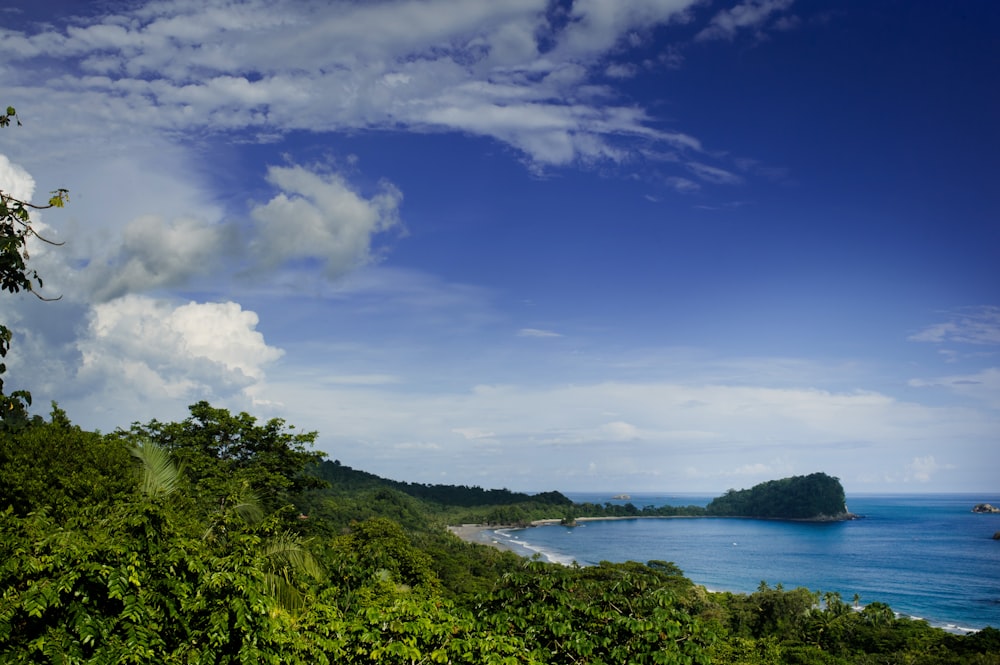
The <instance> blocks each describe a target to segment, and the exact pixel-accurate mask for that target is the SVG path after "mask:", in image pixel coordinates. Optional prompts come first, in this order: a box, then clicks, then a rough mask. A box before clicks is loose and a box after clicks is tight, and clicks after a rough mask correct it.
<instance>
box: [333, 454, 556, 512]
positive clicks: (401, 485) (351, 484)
mask: <svg viewBox="0 0 1000 665" xmlns="http://www.w3.org/2000/svg"><path fill="white" fill-rule="evenodd" d="M314 473H315V474H316V475H317V476H319V477H320V478H322V479H323V480H325V481H327V482H328V483H330V485H331V486H332V487H335V488H339V489H354V490H360V489H372V488H386V487H388V488H392V489H394V490H396V491H398V492H403V493H404V494H409V495H410V496H412V497H415V498H417V499H422V500H424V501H431V502H433V503H439V504H442V505H445V506H462V507H466V508H471V507H475V506H509V505H513V504H519V503H526V502H530V503H534V504H544V505H551V506H562V507H568V506H571V505H573V502H572V501H571V500H570V499H568V498H567V497H565V496H563V495H562V494H561V493H559V492H541V493H539V494H525V493H523V492H512V491H510V490H508V489H499V490H498V489H490V490H485V489H483V488H482V487H479V486H472V487H469V486H468V485H430V484H425V483H407V482H401V481H398V480H389V479H387V478H382V477H381V476H376V475H375V474H373V473H368V472H367V471H360V470H358V469H352V468H351V467H349V466H346V465H344V464H341V463H340V461H339V460H334V461H332V462H331V461H329V460H326V461H324V462H322V463H320V464H319V465H317V467H316V468H315V469H314Z"/></svg>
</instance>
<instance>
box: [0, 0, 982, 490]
mask: <svg viewBox="0 0 1000 665" xmlns="http://www.w3.org/2000/svg"><path fill="white" fill-rule="evenodd" d="M998 23H1000V8H995V7H993V6H992V5H991V4H990V3H979V4H972V5H968V6H966V7H965V9H963V10H962V11H961V12H960V11H957V10H956V9H954V8H950V7H931V6H921V7H908V8H906V9H905V10H903V9H899V8H897V9H895V10H894V9H892V8H888V7H850V8H844V7H842V6H841V5H840V3H837V2H833V1H832V0H831V1H829V2H822V1H821V2H818V3H809V4H806V3H795V2H794V1H793V0H739V1H733V0H730V1H727V2H718V1H717V2H704V1H702V0H632V1H630V2H619V1H617V0H575V1H572V0H502V1H498V2H491V3H484V2H479V1H477V0H422V1H417V0H386V1H383V2H349V1H340V2H308V1H307V2H299V1H296V2H291V1H284V2H264V1H263V0H244V1H239V2H233V1H230V0H226V1H222V0H213V1H209V2H199V3H190V2H186V1H183V0H149V1H145V2H129V3H118V4H107V5H104V4H99V3H92V4H91V5H75V4H70V5H66V4H65V3H59V2H57V1H56V0H49V1H43V2H27V1H25V2H20V1H18V0H15V1H14V2H13V3H9V6H7V7H6V8H5V9H4V10H0V53H2V60H0V61H2V63H3V64H2V65H0V83H2V85H0V90H3V93H4V98H3V99H0V103H3V104H5V105H12V106H14V107H16V108H17V109H18V111H19V114H20V115H21V117H22V122H23V126H22V127H19V128H7V129H5V130H3V131H2V133H0V153H2V154H0V189H2V190H3V191H5V192H10V193H12V194H15V195H18V196H22V197H30V196H32V195H36V194H38V193H39V192H45V191H48V190H49V189H54V188H56V187H66V188H68V189H69V190H70V192H71V197H72V198H71V203H70V205H69V207H68V208H67V209H65V210H63V211H58V212H52V211H47V212H46V213H45V214H44V215H40V216H39V223H40V228H41V229H42V230H43V231H44V232H45V233H47V234H49V235H51V236H53V237H55V238H57V239H58V240H61V241H65V242H66V244H65V245H64V246H62V247H59V248H55V247H32V248H31V249H32V258H31V260H32V262H33V263H34V264H35V266H36V267H37V268H38V270H39V272H40V273H41V274H42V275H43V277H44V278H45V282H46V290H47V291H49V292H51V293H54V294H55V293H57V294H60V295H62V296H63V299H62V300H61V301H60V302H58V303H41V302H37V301H35V300H34V299H31V298H14V297H8V298H5V299H4V301H5V304H4V307H3V314H2V317H3V320H4V322H5V323H6V324H7V325H8V326H10V327H11V328H13V329H14V330H15V334H16V338H15V342H14V345H13V347H12V352H11V354H10V356H9V358H8V366H9V374H8V380H9V382H10V385H11V386H17V387H25V388H29V389H30V390H32V392H33V393H34V396H35V399H36V405H37V404H46V403H47V402H48V401H49V400H55V401H58V402H59V403H60V406H62V407H63V408H65V409H66V410H67V411H68V413H69V415H70V417H71V418H73V419H74V420H75V421H77V422H79V423H80V424H82V425H84V426H88V427H95V428H100V429H101V430H103V431H109V430H112V429H114V428H115V427H117V426H127V425H128V424H129V423H130V422H131V421H134V420H146V419H149V418H153V417H155V418H158V419H160V420H166V419H173V418H183V417H184V416H185V414H186V406H187V405H188V404H191V403H193V402H195V401H198V400H202V399H206V400H209V401H211V402H213V404H216V405H218V406H225V407H228V408H231V409H235V410H247V411H249V412H251V413H253V414H255V415H257V416H258V417H261V418H269V417H274V416H276V417H281V418H285V419H286V420H287V421H289V422H292V423H294V424H296V425H297V426H300V427H303V428H308V429H316V430H319V431H320V438H319V445H320V447H321V448H322V449H323V450H325V451H326V452H328V454H329V455H330V457H331V458H336V459H340V460H341V461H343V462H344V463H346V464H349V465H351V466H355V467H358V468H362V469H365V470H368V471H372V472H375V473H379V474H382V475H385V476H388V477H392V478H397V479H403V480H412V481H421V482H446V483H459V484H479V485H483V486H490V487H503V486H506V487H511V488H513V489H525V490H546V489H560V490H567V491H568V490H587V489H597V490H608V491H642V490H652V491H717V490H721V489H725V488H726V487H743V486H749V485H751V484H753V483H756V482H759V481H761V480H766V479H768V478H775V477H780V476H786V475H791V474H802V473H810V472H813V471H818V470H822V471H826V472H828V473H831V474H833V475H837V476H839V477H840V478H841V479H842V480H843V481H844V484H845V486H846V487H847V489H848V491H849V492H850V491H854V492H864V491H962V490H974V491H988V490H994V489H995V488H996V481H995V478H993V477H992V475H991V474H992V472H993V470H995V468H997V462H1000V453H997V452H996V451H997V447H996V443H997V442H998V437H1000V412H998V410H1000V365H998V355H997V354H998V351H1000V304H998V300H1000V289H998V287H1000V274H998V273H1000V268H998V267H997V266H1000V256H998V255H997V250H996V248H997V247H1000V237H998V236H1000V222H998V218H997V214H998V213H1000V194H998V193H996V192H995V191H994V190H995V188H994V187H991V186H990V180H989V178H988V177H986V176H985V175H984V174H987V173H990V172H991V169H992V164H993V155H994V154H996V151H997V150H998V149H1000V132H998V130H997V129H996V126H995V118H996V117H997V113H998V112H1000V108H998V107H1000V103H998V101H997V99H996V98H995V96H990V94H989V92H988V89H989V81H990V76H991V74H990V66H991V63H992V62H994V61H995V57H996V55H997V54H996V53H995V48H996V47H995V44H994V41H993V39H992V34H993V33H992V32H991V31H992V30H993V29H994V28H996V27H998ZM41 410H42V411H44V409H41Z"/></svg>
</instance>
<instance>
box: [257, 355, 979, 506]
mask: <svg viewBox="0 0 1000 665" xmlns="http://www.w3.org/2000/svg"><path fill="white" fill-rule="evenodd" d="M304 379H307V377H304V376H302V375H299V374H296V375H289V376H283V377H269V381H268V385H269V390H275V391H280V392H281V394H283V395H284V396H285V397H284V399H283V401H284V402H285V403H286V404H288V405H289V406H290V408H291V409H292V411H293V412H294V413H295V415H294V418H295V420H296V421H297V422H299V423H303V422H304V423H307V424H308V426H309V427H310V428H316V429H319V430H320V432H321V433H322V434H321V445H323V446H326V447H327V448H328V449H331V450H340V449H342V447H343V446H345V445H347V444H348V443H351V442H355V441H364V442H366V444H365V447H364V448H360V449H356V450H355V452H353V453H352V455H354V458H353V460H351V461H349V462H348V463H350V464H352V465H355V464H356V465H358V466H361V468H365V469H366V470H370V471H373V472H376V473H381V474H383V475H387V476H389V477H398V478H403V477H405V478H407V479H410V480H427V481H431V480H433V479H432V478H431V477H430V476H426V477H424V476H422V475H421V474H423V471H422V470H423V469H438V468H448V469H449V477H451V478H453V479H458V478H463V479H466V478H475V477H477V474H478V473H479V472H480V471H481V470H482V469H483V468H485V467H486V466H488V468H489V470H490V476H491V478H493V479H495V480H493V481H492V482H495V483H499V484H504V483H510V484H512V485H516V486H517V487H522V488H528V489H547V488H553V487H556V488H559V489H567V490H568V489H574V488H580V487H583V488H586V487H595V486H600V487H606V488H613V487H616V486H619V480H625V479H628V480H629V482H630V483H631V484H630V485H629V487H631V488H634V489H637V485H639V484H642V483H645V482H646V481H643V480H642V478H644V477H648V478H650V479H654V478H655V479H656V480H655V482H654V481H652V480H650V481H649V483H648V484H646V485H645V487H646V488H648V489H655V488H663V487H669V488H671V489H677V490H678V491H680V490H681V489H686V490H707V489H712V490H717V489H724V488H725V486H727V485H728V484H729V483H730V480H728V478H742V479H745V481H746V482H750V483H751V484H752V481H759V480H766V479H768V474H775V473H778V474H780V475H790V474H803V473H812V472H814V471H825V472H827V473H831V474H832V475H836V476H838V477H841V478H842V479H843V480H844V481H845V483H848V484H851V483H853V484H854V487H855V488H856V487H858V483H863V482H864V480H863V479H864V477H865V474H867V473H870V472H874V471H873V470H875V471H877V472H878V473H879V475H880V476H890V475H892V474H895V473H898V470H899V469H900V464H901V462H900V460H901V458H902V456H904V455H905V456H906V457H905V459H909V458H912V457H913V456H914V454H915V453H914V451H919V453H918V456H920V457H923V456H926V455H928V454H933V453H932V452H930V451H927V452H924V451H925V450H926V449H927V446H928V442H934V443H935V445H936V442H937V441H940V440H944V439H947V440H948V441H950V442H951V446H950V448H949V458H950V459H946V460H942V459H941V457H940V453H939V452H937V451H934V452H935V453H936V454H937V455H938V456H937V459H938V461H939V463H940V464H942V465H944V464H948V463H953V462H952V460H954V459H957V458H961V457H964V456H965V455H974V454H978V453H977V451H981V449H982V447H983V446H984V445H985V444H986V442H988V441H991V440H992V439H993V438H994V436H995V431H996V427H997V422H996V419H995V418H992V419H991V418H990V417H989V416H988V414H985V413H982V412H976V411H973V410H971V409H965V408H958V407H930V406H926V405H921V404H916V403H908V402H903V401H898V400H895V399H893V398H891V397H889V396H887V395H884V394H880V393H873V392H864V391H841V392H833V391H824V390H816V389H808V388H782V389H776V388H764V387H759V386H740V385H732V384H730V385H725V384H705V383H670V382H662V381H657V382H624V381H622V382H580V383H577V384H572V385H550V386H533V385H529V384H520V385H514V384H507V385H483V386H477V387H476V388H475V389H473V390H469V391H464V392H463V391H450V390H433V391H424V392H421V393H419V394H415V393H413V392H411V391H409V390H401V389H394V388H389V389H386V390H378V391H371V390H366V391H363V392H359V391H353V392H350V391H335V392H333V393H330V392H329V391H326V392H323V393H320V392H317V391H316V390H315V389H314V388H312V387H311V386H310V384H309V383H308V380H304ZM608 414H614V416H613V417H611V418H609V417H608ZM470 423H475V425H474V426H472V425H470ZM443 433H445V434H443ZM456 434H457V435H458V437H459V438H458V439H457V440H456V438H455V437H454V436H452V435H456ZM414 440H416V441H426V442H436V443H438V444H439V445H440V446H441V448H440V451H438V452H437V453H436V454H435V455H436V456H423V457H412V458H411V457H406V456H399V455H398V454H397V455H396V456H393V457H389V456H386V455H385V454H384V450H385V449H386V447H388V446H391V445H392V444H394V443H397V442H402V441H414ZM467 441H476V442H478V443H479V444H480V445H477V446H475V447H470V446H467V445H463V444H464V442H467ZM858 451H863V454H859V453H858ZM397 452H398V451H397ZM338 455H340V456H341V457H342V458H343V455H342V454H340V453H338ZM720 460H723V462H721V463H720ZM591 463H593V464H594V465H595V467H594V468H596V469H599V470H600V471H599V472H598V475H597V476H594V475H593V474H592V473H591V471H590V470H589V465H590V464H591ZM759 465H764V466H759ZM609 469H617V470H618V471H616V472H615V473H619V472H620V473H621V474H622V475H621V476H616V475H614V474H613V473H611V472H610V471H608V470H609ZM965 473H966V474H969V473H971V474H973V476H975V474H976V471H975V469H967V470H966V471H965ZM631 474H635V475H634V476H633V475H631ZM755 474H758V475H756V476H755ZM773 477H777V476H773ZM515 481H516V482H515ZM459 482H467V481H465V480H463V481H459ZM971 482H973V484H976V485H978V486H984V484H985V482H986V480H985V476H984V475H983V474H979V476H976V477H974V478H973V479H972V481H971ZM595 483H596V485H595ZM709 485H711V487H710V486H709ZM862 486H863V485H862Z"/></svg>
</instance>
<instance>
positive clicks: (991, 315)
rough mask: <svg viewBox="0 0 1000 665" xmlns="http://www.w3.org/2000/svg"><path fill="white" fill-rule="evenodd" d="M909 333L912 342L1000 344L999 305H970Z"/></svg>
mask: <svg viewBox="0 0 1000 665" xmlns="http://www.w3.org/2000/svg"><path fill="white" fill-rule="evenodd" d="M948 318H949V320H948V321H945V322H943V323H935V324H933V325H930V326H927V327H926V328H924V329H923V330H921V331H919V332H917V333H914V334H913V335H910V337H909V339H910V340H911V341H913V342H935V343H944V342H950V343H961V344H981V345H990V346H993V345H1000V307H997V306H993V305H990V306H983V307H970V308H967V309H963V310H959V311H957V312H954V313H953V314H951V315H950V316H949V317H948Z"/></svg>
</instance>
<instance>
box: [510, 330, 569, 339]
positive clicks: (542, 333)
mask: <svg viewBox="0 0 1000 665" xmlns="http://www.w3.org/2000/svg"><path fill="white" fill-rule="evenodd" d="M517 336H518V337H562V335H561V334H559V333H557V332H552V331H551V330H541V329H539V328H521V329H520V330H518V331H517Z"/></svg>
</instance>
